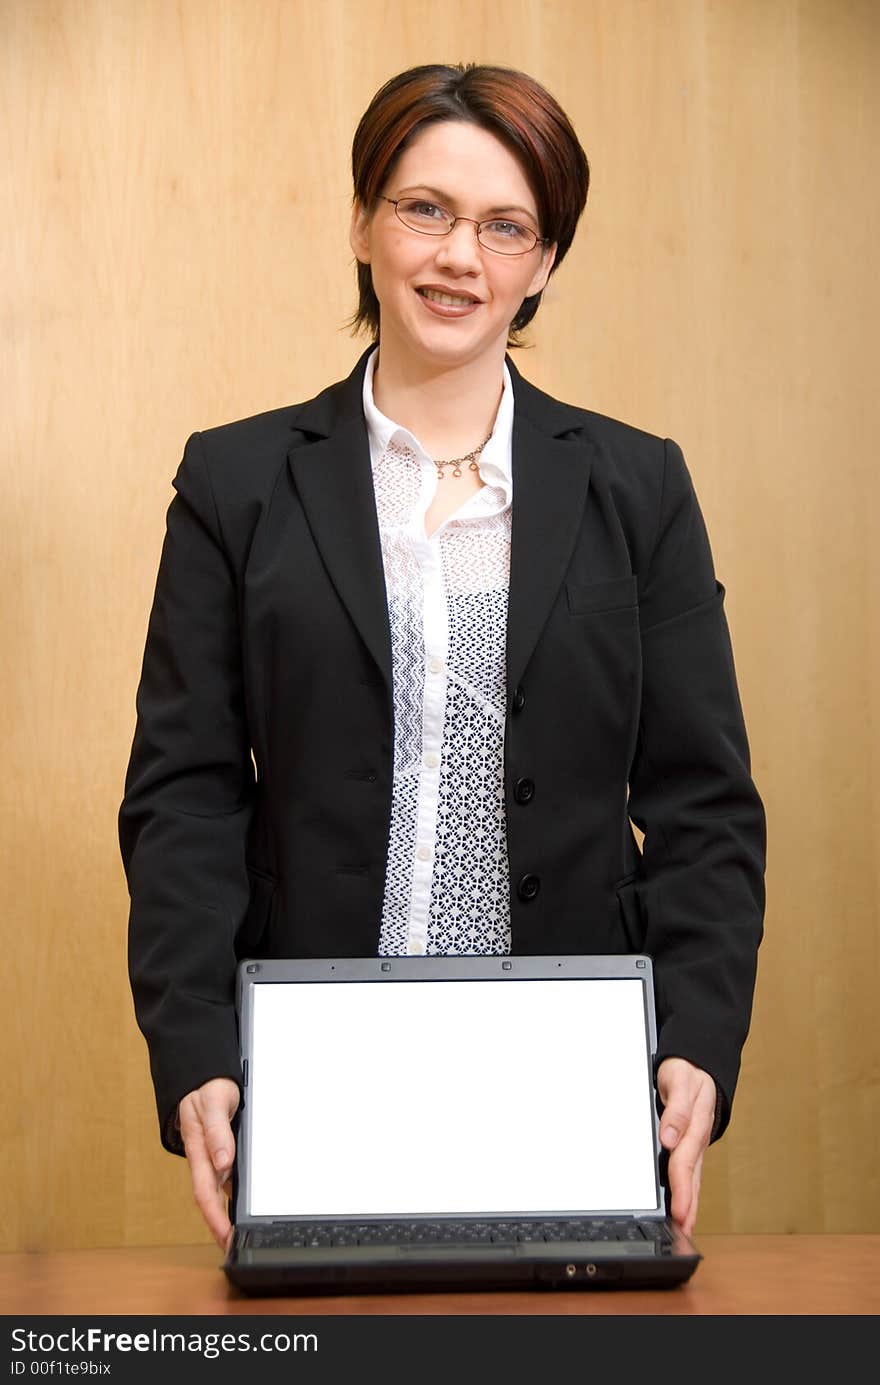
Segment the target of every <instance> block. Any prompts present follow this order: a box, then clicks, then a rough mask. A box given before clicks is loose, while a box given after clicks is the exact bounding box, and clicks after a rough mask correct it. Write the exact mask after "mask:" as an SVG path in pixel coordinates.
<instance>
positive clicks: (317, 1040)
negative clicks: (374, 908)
mask: <svg viewBox="0 0 880 1385" xmlns="http://www.w3.org/2000/svg"><path fill="white" fill-rule="evenodd" d="M238 1014H239V1031H240V1036H241V1061H242V1075H243V1076H242V1081H243V1100H242V1104H241V1108H240V1112H239V1123H238V1131H237V1156H236V1167H235V1178H234V1186H233V1205H232V1216H233V1226H234V1232H233V1237H232V1240H231V1242H230V1248H229V1251H228V1253H227V1256H226V1260H225V1262H224V1265H223V1269H224V1271H225V1273H226V1275H227V1276H228V1278H229V1280H230V1281H231V1282H232V1283H233V1284H234V1285H236V1286H237V1287H238V1288H239V1289H241V1290H243V1291H244V1292H246V1293H249V1294H260V1293H264V1294H266V1293H269V1294H273V1293H274V1294H279V1293H282V1294H293V1295H299V1294H313V1293H336V1294H348V1293H363V1292H369V1291H378V1292H393V1293H400V1292H403V1291H407V1290H477V1289H493V1288H495V1289H501V1288H506V1289H509V1288H513V1287H516V1286H520V1287H532V1288H535V1287H538V1286H543V1287H546V1288H548V1289H581V1288H583V1289H590V1288H593V1287H598V1286H612V1285H616V1286H627V1285H630V1286H643V1287H644V1286H651V1287H655V1286H661V1285H673V1284H680V1283H682V1282H683V1281H685V1280H687V1279H688V1278H689V1277H690V1276H691V1275H692V1274H693V1272H694V1270H695V1269H696V1266H697V1264H698V1262H699V1260H700V1258H701V1257H700V1255H699V1253H698V1252H697V1250H696V1249H695V1248H694V1246H693V1245H692V1244H691V1243H690V1242H689V1241H688V1240H687V1239H686V1238H685V1237H684V1235H683V1234H682V1232H681V1231H680V1229H679V1228H678V1227H677V1226H676V1224H675V1223H673V1222H672V1220H671V1219H670V1218H669V1217H667V1215H666V1210H665V1194H664V1189H663V1187H662V1184H661V1178H660V1145H659V1138H658V1119H657V1109H656V1098H655V1092H654V1085H653V1057H654V1053H655V1050H656V1025H655V1017H654V992H653V976H652V968H651V960H650V958H648V957H646V956H601V957H390V958H389V957H362V958H352V959H340V958H334V959H329V960H301V961H245V962H242V963H241V964H240V966H239V969H238Z"/></svg>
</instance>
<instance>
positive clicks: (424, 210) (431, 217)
mask: <svg viewBox="0 0 880 1385" xmlns="http://www.w3.org/2000/svg"><path fill="white" fill-rule="evenodd" d="M401 206H402V207H403V209H404V211H405V212H407V213H409V214H410V215H412V216H419V217H422V218H423V219H424V220H425V221H448V220H449V213H448V212H445V211H444V210H443V208H442V207H438V206H436V205H435V204H434V203H433V202H418V201H415V200H413V201H412V202H403V203H401Z"/></svg>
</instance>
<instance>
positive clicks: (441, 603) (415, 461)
mask: <svg viewBox="0 0 880 1385" xmlns="http://www.w3.org/2000/svg"><path fill="white" fill-rule="evenodd" d="M377 352H378V348H377V349H376V350H375V351H374V352H373V353H372V355H371V356H370V358H369V360H368V362H367V370H366V375H365V377H364V391H363V402H364V415H365V418H366V423H367V431H368V434H369V439H370V457H371V461H372V468H373V486H374V490H375V496H376V509H377V512H378V517H379V531H380V536H381V542H382V561H383V565H384V569H385V588H386V592H387V597H388V612H389V619H390V625H391V653H392V676H393V691H394V777H393V787H392V802H391V833H390V838H389V843H388V864H387V870H386V876H385V897H384V901H383V905H382V923H381V930H380V935H379V953H380V954H382V955H399V954H410V955H421V954H425V953H427V954H439V953H482V954H488V953H503V952H509V951H510V882H509V876H508V865H507V836H506V828H505V817H504V713H505V705H506V688H505V653H506V631H507V590H508V576H509V570H510V520H511V499H512V494H513V472H512V465H511V440H512V435H513V388H512V385H511V380H510V372H509V371H508V369H507V366H506V364H505V365H504V390H503V393H502V396H501V403H500V405H499V408H498V413H497V415H496V419H495V427H494V430H493V433H492V437H491V438H490V440H489V442H488V443H487V444H486V446H485V448H484V449H483V451H482V453H481V454H480V456H479V458H478V462H479V468H480V477H481V479H482V480H483V482H484V483H485V484H484V485H483V487H482V488H481V489H480V490H479V491H477V493H476V494H475V495H472V496H470V498H469V499H468V500H466V501H465V503H464V504H463V505H462V506H461V507H460V508H459V509H458V510H457V511H456V512H455V513H454V514H453V515H451V516H450V517H449V518H448V519H446V520H445V521H444V522H443V523H442V524H441V525H440V527H439V528H438V529H437V530H436V531H435V532H434V533H433V534H432V535H431V537H430V538H428V537H427V536H426V533H425V514H426V512H427V510H428V507H429V505H430V504H431V501H432V500H433V498H434V493H435V490H436V488H437V486H438V485H442V484H444V482H441V481H439V480H438V478H437V470H436V467H435V465H434V462H433V461H432V459H431V457H430V456H429V455H428V453H427V452H426V451H425V449H424V448H423V447H422V446H421V444H420V443H419V441H418V439H417V438H415V437H414V436H413V434H412V433H410V432H409V431H408V430H407V429H406V428H402V427H400V426H399V425H398V424H396V423H394V422H392V420H391V419H389V418H386V417H385V415H384V414H382V413H380V411H379V410H378V409H377V407H376V405H375V403H374V401H373V373H374V370H375V365H376V356H377ZM446 484H449V482H446Z"/></svg>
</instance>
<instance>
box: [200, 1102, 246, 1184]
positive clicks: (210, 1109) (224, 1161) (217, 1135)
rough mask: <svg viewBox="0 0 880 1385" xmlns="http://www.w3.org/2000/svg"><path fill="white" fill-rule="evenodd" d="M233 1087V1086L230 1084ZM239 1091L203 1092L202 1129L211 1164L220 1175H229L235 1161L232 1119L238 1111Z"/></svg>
mask: <svg viewBox="0 0 880 1385" xmlns="http://www.w3.org/2000/svg"><path fill="white" fill-rule="evenodd" d="M230 1086H231V1084H230ZM238 1100H239V1097H238V1089H237V1088H233V1090H232V1091H225V1090H219V1091H217V1090H214V1091H203V1092H202V1102H201V1107H202V1110H201V1116H202V1129H203V1131H204V1134H205V1145H206V1147H207V1150H208V1155H209V1157H210V1160H211V1163H212V1164H213V1166H214V1168H215V1169H216V1171H217V1172H218V1173H227V1172H228V1171H229V1170H230V1169H231V1168H232V1163H233V1160H234V1159H235V1137H234V1136H233V1134H232V1125H231V1121H232V1117H233V1116H234V1115H235V1112H236V1110H237V1109H238Z"/></svg>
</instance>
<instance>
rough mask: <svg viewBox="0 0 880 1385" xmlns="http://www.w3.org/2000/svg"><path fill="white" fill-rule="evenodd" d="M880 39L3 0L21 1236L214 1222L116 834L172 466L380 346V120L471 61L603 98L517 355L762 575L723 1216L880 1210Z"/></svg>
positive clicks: (736, 569)
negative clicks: (363, 239)
mask: <svg viewBox="0 0 880 1385" xmlns="http://www.w3.org/2000/svg"><path fill="white" fill-rule="evenodd" d="M389 8H390V9H392V10H393V11H394V22H393V23H389V22H388V13H389ZM878 38H880V7H878V6H877V5H876V4H874V3H872V0H776V3H774V4H772V5H768V4H765V3H761V0H732V3H728V4H724V5H717V4H713V3H711V0H555V3H553V4H543V3H539V0H532V2H530V0H517V3H508V4H506V5H504V6H498V5H495V4H493V3H491V0H468V3H465V0H447V3H445V4H444V5H442V6H437V5H435V4H434V3H433V0H402V3H400V4H398V5H397V6H391V7H389V6H388V5H387V3H385V0H328V3H324V4H319V5H315V4H313V3H311V0H286V2H285V0H221V2H220V3H215V0H187V3H186V4H179V3H174V2H173V0H142V2H141V3H138V4H137V5H113V6H111V5H107V4H105V3H103V0H4V2H3V4H2V6H0V138H2V143H3V147H4V150H5V151H6V157H5V158H4V161H3V174H2V184H0V212H2V222H3V225H4V228H5V231H6V235H5V247H6V255H5V264H4V272H3V315H2V324H3V329H2V347H0V352H2V355H0V359H2V377H0V389H2V397H3V402H4V407H3V409H2V410H0V438H2V451H3V467H2V482H0V484H2V505H3V516H4V526H3V540H2V545H0V590H2V594H3V620H2V638H3V645H4V649H3V656H2V660H0V695H2V705H3V707H4V709H5V716H4V727H3V730H4V737H3V765H4V770H5V773H4V775H3V779H2V785H0V795H2V798H0V805H2V806H0V814H2V824H3V831H2V847H0V850H2V873H3V881H4V898H5V907H4V912H3V924H4V938H5V939H6V950H7V965H6V966H5V968H4V976H3V983H2V984H3V990H2V1002H3V1004H2V1018H0V1024H2V1035H0V1038H2V1044H3V1052H4V1054H5V1055H7V1057H6V1061H5V1063H4V1074H5V1079H6V1082H5V1093H4V1095H5V1100H4V1103H3V1107H4V1121H3V1125H2V1137H0V1138H2V1146H3V1149H2V1157H3V1167H4V1172H5V1178H4V1193H5V1196H4V1198H3V1200H2V1204H0V1246H2V1247H6V1248H8V1249H10V1250H40V1249H47V1248H50V1247H56V1248H65V1247H67V1248H74V1247H86V1246H95V1247H101V1246H108V1247H109V1246H114V1245H124V1244H128V1245H138V1244H145V1243H156V1242H168V1243H171V1242H175V1241H177V1242H187V1241H193V1240H196V1239H198V1238H199V1237H201V1236H202V1235H203V1233H202V1231H201V1228H200V1225H199V1222H198V1219H197V1217H196V1214H195V1211H194V1210H193V1208H192V1206H191V1203H190V1197H189V1189H188V1180H187V1176H186V1170H185V1168H184V1167H183V1166H182V1165H181V1164H180V1163H179V1162H177V1161H175V1160H173V1159H171V1158H170V1157H168V1156H167V1155H164V1154H163V1153H162V1152H161V1151H160V1149H159V1147H158V1142H157V1136H156V1129H155V1117H154V1113H153V1109H152V1095H151V1091H150V1087H149V1080H148V1073H147V1058H146V1051H145V1047H144V1045H143V1042H142V1040H141V1038H140V1036H139V1034H138V1033H137V1031H136V1029H135V1026H134V1022H133V1018H132V1008H131V1002H130V998H129V995H128V989H127V979H126V969H125V934H126V917H127V899H126V893H125V885H124V880H123V875H122V869H121V865H120V862H119V857H118V850H117V844H116V811H117V808H118V803H119V799H120V797H121V793H122V782H123V776H124V772H125V765H126V761H127V755H128V749H129V744H130V739H131V734H132V730H133V724H134V693H135V688H136V684H137V680H138V675H139V670H140V659H141V654H142V648H143V639H144V633H145V629H146V620H147V613H148V610H149V605H150V600H151V594H152V588H153V583H154V580H155V572H156V564H157V561H158V556H159V549H160V546H161V541H162V533H163V523H164V512H165V509H166V507H167V505H168V503H169V501H170V498H171V489H170V481H171V477H172V476H173V474H174V472H175V470H176V467H177V464H178V462H179V459H180V456H181V454H182V451H183V445H184V442H185V440H186V438H187V436H188V435H189V434H190V433H191V432H193V431H194V430H196V429H199V428H203V427H208V426H211V425H213V424H218V423H222V422H224V421H227V420H230V419H233V418H236V417H241V416H244V415H247V414H252V413H255V412H257V411H259V410H261V409H266V408H270V407H275V406H278V405H281V404H285V403H289V402H293V401H296V400H300V399H305V398H307V397H309V396H310V395H311V394H313V393H315V392H316V391H317V390H318V389H320V388H321V387H323V386H324V385H325V384H326V383H328V382H329V381H331V380H335V379H338V378H340V377H341V376H342V375H344V374H345V373H347V372H348V370H349V369H350V368H351V366H352V364H353V363H354V360H355V359H356V357H357V355H358V354H359V352H360V350H361V349H362V343H361V342H359V341H353V340H352V339H351V338H350V337H349V336H348V335H347V334H346V332H345V330H344V329H343V327H342V323H343V320H344V318H345V316H346V315H347V314H348V313H349V312H350V311H351V310H352V308H353V304H354V270H353V267H352V261H351V252H350V250H349V247H348V242H347V222H348V212H349V205H350V202H349V199H350V189H349V168H348V160H349V151H350V141H351V136H352V133H353V130H354V127H355V124H356V123H357V120H358V118H359V117H360V114H361V112H362V111H363V109H364V108H365V106H366V104H367V102H368V101H369V99H370V97H371V96H372V94H373V92H374V91H375V90H376V88H377V87H378V86H379V85H380V83H381V82H382V81H384V80H385V79H386V78H387V77H388V76H390V75H391V74H392V73H394V72H396V71H398V70H400V69H402V68H404V67H406V66H409V65H412V64H415V63H419V62H426V61H437V60H441V61H446V60H452V61H458V60H476V61H492V62H499V63H505V64H509V65H513V66H519V67H523V68H525V69H527V70H528V71H530V72H532V73H534V75H535V76H536V77H538V78H539V79H540V80H542V81H544V82H545V83H546V85H547V86H548V87H549V88H550V89H551V90H552V91H553V92H554V93H555V94H556V95H557V97H558V98H559V100H560V101H561V102H562V104H563V106H564V107H565V108H566V109H567V110H568V112H569V113H570V115H571V117H572V119H573V121H574V123H575V126H576V128H577V130H578V133H579V135H580V137H581V140H582V142H583V144H584V146H585V148H586V150H587V152H588V155H589V157H590V160H591V164H592V171H593V183H592V189H591V194H590V201H589V204H588V208H587V213H586V217H585V220H584V222H583V224H582V226H581V229H580V232H579V235H578V238H577V240H576V241H575V245H574V248H573V250H572V252H571V254H570V256H569V259H568V261H567V262H566V263H565V264H564V265H563V267H562V269H561V270H560V273H559V275H558V278H556V279H555V280H553V281H552V282H551V289H550V291H549V292H548V294H547V297H546V301H545V303H544V305H543V306H542V309H541V311H540V313H539V315H538V317H537V319H536V322H535V326H534V329H533V332H532V339H533V341H534V343H535V349H534V350H532V351H527V352H520V353H519V354H518V358H517V360H518V364H519V365H520V368H521V369H522V370H523V371H524V373H525V374H526V375H527V376H529V377H530V378H531V379H533V380H534V381H535V383H537V384H538V385H540V386H542V387H543V388H546V389H548V390H550V391H551V392H552V393H554V394H556V395H558V396H560V397H562V398H564V399H569V400H571V401H572V402H573V403H576V404H580V405H584V406H587V407H590V408H593V409H596V410H598V411H600V412H603V413H608V414H611V415H612V416H614V417H618V418H623V419H625V420H626V421H628V422H630V423H633V424H636V425H637V426H639V427H642V428H645V429H648V430H649V431H651V432H654V433H659V434H660V435H663V436H670V437H673V438H675V439H676V440H677V441H678V442H679V443H680V444H681V445H682V447H683V449H684V452H685V456H686V458H687V460H688V463H689V466H690V468H691V471H692V474H693V477H694V480H695V483H696V486H697V490H698V494H699V496H700V498H701V501H702V504H703V509H704V512H705V515H706V519H707V522H708V526H709V531H710V534H711V538H712V545H713V551H714V555H715V563H716V568H717V572H718V575H719V578H720V580H721V581H722V582H723V583H724V584H725V586H726V587H727V589H728V595H727V601H726V609H727V614H728V619H729V621H730V626H731V631H732V635H733V641H734V649H735V655H736V663H737V670H738V674H739V680H740V690H741V694H742V700H743V705H744V710H745V713H746V719H747V724H748V727H749V731H750V737H751V743H752V751H753V768H754V772H755V777H756V780H757V783H758V785H759V788H760V789H761V791H762V794H763V796H764V799H765V802H766V807H767V812H768V819H769V836H770V848H769V870H768V912H767V932H766V941H765V944H764V947H763V950H762V956H761V966H760V974H759V985H758V993H757V999H756V1009H755V1017H754V1026H753V1032H752V1035H751V1038H750V1040H749V1043H748V1046H747V1049H746V1054H745V1061H744V1069H743V1075H742V1081H741V1086H740V1093H739V1096H738V1099H737V1104H736V1109H735V1113H734V1119H733V1124H732V1127H731V1130H730V1132H729V1134H728V1136H727V1137H726V1138H725V1139H724V1140H723V1141H722V1143H721V1144H720V1145H719V1146H718V1147H717V1148H716V1149H713V1150H712V1151H710V1153H709V1155H708V1157H707V1161H706V1169H705V1176H704V1195H703V1206H702V1212H701V1218H700V1223H699V1226H698V1232H699V1233H702V1234H706V1233H712V1232H722V1231H747V1232H759V1231H762V1232H771V1231H785V1232H788V1231H799V1232H815V1231H821V1230H825V1231H834V1232H845V1231H851V1230H856V1229H866V1228H867V1229H870V1230H880V1172H878V1171H880V1149H878V1131H880V1073H878V1069H880V1056H878V1038H877V1034H878V1026H877V1023H876V997H877V994H878V980H880V977H878V926H877V924H878V898H880V856H878V852H877V848H876V843H877V840H878V826H880V824H878V802H880V736H878V727H880V705H878V696H880V635H878V631H880V618H878V617H880V612H878V597H880V557H878V552H880V549H878V544H877V519H878V504H877V494H878V487H877V483H876V477H875V474H874V473H875V470H876V453H877V445H876V438H877V429H878V419H877V389H876V380H877V369H878V350H877V329H876V323H877V321H878V320H880V302H878V298H880V274H878V273H877V265H876V258H877V256H876V246H877V243H878V229H880V225H878V223H880V217H878V187H880V181H878V179H877V178H876V176H872V172H871V170H872V168H873V167H875V160H874V154H875V150H876V147H877V136H878V104H880V84H878V83H877V81H876V53H877V51H878ZM205 1239H206V1238H205ZM701 1282H704V1279H703V1280H701Z"/></svg>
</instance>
